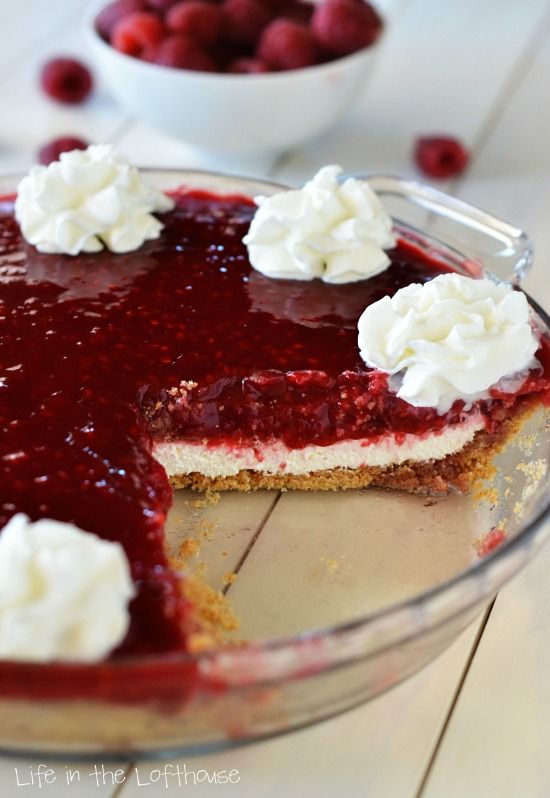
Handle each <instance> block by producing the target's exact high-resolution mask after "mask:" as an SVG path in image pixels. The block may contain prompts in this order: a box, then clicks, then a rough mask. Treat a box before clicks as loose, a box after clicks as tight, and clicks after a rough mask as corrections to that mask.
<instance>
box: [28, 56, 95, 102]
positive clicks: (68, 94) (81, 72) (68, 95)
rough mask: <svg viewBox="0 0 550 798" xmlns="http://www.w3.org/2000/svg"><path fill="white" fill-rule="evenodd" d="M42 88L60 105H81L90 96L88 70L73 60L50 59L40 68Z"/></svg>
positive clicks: (90, 80) (90, 84) (90, 82)
mask: <svg viewBox="0 0 550 798" xmlns="http://www.w3.org/2000/svg"><path fill="white" fill-rule="evenodd" d="M40 82H41V85H42V88H43V89H44V91H45V92H46V94H47V95H48V96H49V97H52V98H53V99H54V100H57V101H58V102H60V103H67V104H71V105H74V104H76V103H81V102H82V101H83V100H85V99H86V97H88V95H89V94H90V92H91V90H92V87H93V81H92V76H91V74H90V70H89V69H88V68H87V67H86V66H84V64H82V63H81V62H80V61H77V60H76V59H75V58H52V60H51V61H47V62H46V63H45V64H44V66H43V67H42V72H41V74H40Z"/></svg>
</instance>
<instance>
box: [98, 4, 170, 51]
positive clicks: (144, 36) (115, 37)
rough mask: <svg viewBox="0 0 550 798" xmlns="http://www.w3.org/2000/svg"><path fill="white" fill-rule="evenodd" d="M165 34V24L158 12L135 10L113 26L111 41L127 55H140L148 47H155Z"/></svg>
mask: <svg viewBox="0 0 550 798" xmlns="http://www.w3.org/2000/svg"><path fill="white" fill-rule="evenodd" d="M163 36H164V25H163V24H162V22H161V21H160V19H159V18H158V17H157V16H156V14H152V13H149V12H148V11H134V12H133V13H132V14H128V16H126V17H123V18H122V19H121V20H119V21H118V22H117V24H116V25H115V26H114V28H113V33H112V37H111V43H112V45H113V47H116V49H117V50H120V51H121V52H122V53H126V55H136V56H140V55H141V53H142V52H143V50H145V49H146V48H147V47H154V46H155V45H156V44H158V43H159V42H160V41H161V39H162V37H163Z"/></svg>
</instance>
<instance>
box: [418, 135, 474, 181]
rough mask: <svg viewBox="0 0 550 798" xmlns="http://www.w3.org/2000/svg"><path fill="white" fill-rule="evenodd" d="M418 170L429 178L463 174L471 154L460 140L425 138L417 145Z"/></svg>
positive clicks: (420, 139) (447, 137)
mask: <svg viewBox="0 0 550 798" xmlns="http://www.w3.org/2000/svg"><path fill="white" fill-rule="evenodd" d="M414 157H415V160H416V163H417V165H418V168H419V169H420V170H421V171H422V172H423V173H424V174H425V175H427V176H428V177H435V178H438V179H442V178H445V177H454V176H455V175H459V174H461V173H462V172H463V171H464V169H465V168H466V166H467V165H468V161H469V159H470V154H469V152H468V150H467V149H466V148H465V147H464V145H463V144H461V143H460V141H458V139H455V138H451V137H450V136H425V137H422V138H419V139H418V140H417V142H416V145H415V151H414Z"/></svg>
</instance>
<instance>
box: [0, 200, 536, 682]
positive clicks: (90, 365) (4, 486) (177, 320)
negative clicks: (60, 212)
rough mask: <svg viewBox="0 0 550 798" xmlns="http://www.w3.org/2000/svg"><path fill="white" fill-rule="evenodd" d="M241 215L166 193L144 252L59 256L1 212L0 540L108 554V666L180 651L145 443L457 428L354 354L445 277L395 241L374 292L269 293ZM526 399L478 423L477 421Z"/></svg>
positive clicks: (314, 286) (318, 439) (289, 289)
mask: <svg viewBox="0 0 550 798" xmlns="http://www.w3.org/2000/svg"><path fill="white" fill-rule="evenodd" d="M254 211H255V206H254V205H253V204H252V203H251V202H250V201H249V200H247V199H245V198H239V197H229V198H227V197H226V198H220V197H215V196H212V195H209V194H205V193H201V192H193V193H180V194H178V195H176V207H175V209H174V210H173V211H171V212H170V213H167V214H164V215H163V217H162V221H163V222H164V224H165V228H164V230H163V233H162V236H161V237H160V238H159V239H158V240H155V241H150V242H148V243H146V244H144V245H143V246H142V247H141V248H140V249H139V250H138V251H136V252H131V253H128V254H124V255H117V254H113V253H111V252H109V251H102V252H98V253H94V254H93V255H78V256H75V257H70V256H62V255H46V254H42V253H40V252H38V251H37V250H35V249H34V248H33V247H31V246H29V245H27V244H26V243H25V242H24V241H23V240H22V238H21V234H20V231H19V227H18V225H17V223H16V221H15V219H14V216H13V201H11V200H5V199H4V200H2V201H0V283H1V285H2V291H1V298H2V312H1V313H0V361H1V364H2V386H1V387H2V391H1V396H0V399H1V401H0V428H1V430H2V435H0V477H1V478H0V527H1V526H3V525H4V524H5V523H6V522H7V521H8V520H9V518H10V517H11V516H13V514H14V513H16V512H24V513H26V514H28V515H29V516H30V517H31V518H32V519H37V518H41V517H48V518H54V519H58V520H61V521H71V522H73V523H75V524H77V525H78V526H79V527H81V528H82V529H85V530H88V531H90V532H94V533H96V534H98V535H99V536H100V537H103V538H107V539H111V540H118V541H120V543H121V545H122V546H123V547H124V549H125V551H126V554H127V556H128V559H129V561H130V563H131V569H132V574H133V577H134V580H135V583H136V588H137V590H138V594H137V598H136V599H135V600H134V601H133V602H132V604H131V606H130V611H131V618H132V620H131V628H130V633H129V635H128V638H127V639H126V641H125V642H124V644H123V646H122V648H121V649H120V650H119V651H118V652H117V654H116V655H115V656H117V655H119V654H120V653H121V652H126V653H129V652H132V653H139V652H155V651H163V652H165V651H175V650H180V651H181V650H185V645H186V642H185V641H186V638H185V629H186V628H188V624H189V622H190V620H189V619H190V618H192V617H193V616H192V613H190V610H189V605H188V603H187V602H186V601H185V600H184V599H183V598H182V595H181V584H180V579H179V577H178V576H177V575H176V574H175V573H174V571H173V570H172V569H171V567H170V563H169V562H168V559H167V556H166V552H165V549H164V545H163V528H164V523H165V519H166V514H167V512H168V509H169V507H170V502H171V489H170V487H169V485H168V480H167V478H166V475H165V473H164V471H163V469H162V468H161V467H160V465H159V464H158V463H157V462H156V461H155V459H154V458H153V455H152V449H153V445H154V441H155V440H167V439H176V440H177V439H179V438H183V439H185V440H186V441H196V442H202V441H203V440H204V439H206V440H208V441H209V442H210V444H211V445H215V444H217V443H222V444H226V445H231V444H233V443H235V444H238V443H245V444H247V445H258V441H259V442H260V446H261V442H263V441H266V442H269V441H271V440H273V439H274V438H278V439H280V440H283V441H284V442H285V443H286V444H287V445H288V446H290V447H295V448H296V447H297V448H299V447H302V446H304V445H305V444H307V443H314V442H315V443H319V444H330V443H334V442H336V441H339V440H345V439H353V438H362V437H367V438H372V439H376V437H377V436H378V435H380V434H381V433H384V432H386V431H387V430H388V428H391V429H393V430H394V431H396V432H403V433H405V432H415V433H417V434H424V433H427V432H430V431H434V430H438V429H442V428H443V427H445V426H446V425H447V424H449V423H453V422H455V421H460V420H461V418H462V417H463V407H462V403H460V402H457V403H456V404H455V406H454V407H453V408H452V409H451V410H450V411H449V413H447V414H446V415H444V416H439V415H438V414H437V413H436V412H435V411H434V410H432V409H430V408H414V407H412V406H410V405H408V404H407V403H406V402H404V401H402V400H400V399H397V398H396V396H395V395H393V394H391V393H390V392H389V390H388V386H387V378H386V376H385V375H383V374H380V372H375V371H372V370H370V369H368V368H367V367H366V366H365V364H364V363H363V361H362V360H361V358H360V356H359V352H358V347H357V319H358V317H359V315H360V313H361V312H362V311H363V309H364V308H365V306H366V305H368V304H369V303H371V302H374V301H376V300H377V299H380V298H381V297H382V296H384V295H385V294H393V293H394V292H395V291H396V290H398V289H399V288H401V287H403V286H404V285H407V284H409V283H411V282H425V281H426V280H429V279H431V278H433V277H435V276H436V275H437V274H439V273H441V272H442V271H446V269H445V267H444V266H441V265H439V264H437V263H436V262H434V261H432V260H430V259H429V258H428V257H427V256H426V255H424V254H423V253H421V252H419V251H418V250H417V249H415V248H412V247H410V246H408V245H406V244H403V243H400V244H399V245H398V246H397V247H396V248H395V249H394V250H392V251H391V252H390V253H389V255H390V258H391V265H390V267H389V268H388V269H387V270H386V271H385V272H383V273H382V274H380V275H377V276H376V277H374V278H372V279H370V280H363V281H361V282H358V283H352V284H347V285H326V284H325V283H322V282H321V281H319V280H314V281H312V282H305V283H304V282H300V281H286V280H270V279H269V278H267V277H264V276H263V275H262V274H260V273H259V272H255V271H253V270H252V269H251V267H250V264H249V261H248V256H247V252H246V248H245V246H244V244H243V243H242V237H243V235H244V234H245V233H246V232H247V230H248V227H249V224H250V220H251V218H252V216H253V214H254ZM14 264H15V266H14ZM548 376H549V374H548V371H546V372H544V374H543V373H542V372H541V373H540V374H539V375H538V381H539V382H538V387H537V388H535V383H534V382H533V383H532V389H533V391H535V390H537V391H539V392H541V391H544V390H546V391H548ZM194 383H196V385H194ZM532 397H533V394H531V398H532ZM524 400H525V401H528V400H529V397H522V396H519V397H518V396H517V395H508V396H507V397H505V398H503V399H502V400H500V399H494V400H491V401H487V402H481V403H479V410H480V412H481V413H483V414H484V415H485V417H486V419H487V421H488V423H489V424H490V423H492V421H493V419H498V418H500V417H501V416H507V415H509V414H510V412H512V411H513V407H514V403H516V402H522V401H524ZM1 672H2V669H1V668H0V673H1Z"/></svg>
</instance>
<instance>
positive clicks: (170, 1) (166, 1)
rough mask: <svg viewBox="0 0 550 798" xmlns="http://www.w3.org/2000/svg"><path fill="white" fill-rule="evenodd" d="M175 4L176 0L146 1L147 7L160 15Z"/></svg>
mask: <svg viewBox="0 0 550 798" xmlns="http://www.w3.org/2000/svg"><path fill="white" fill-rule="evenodd" d="M177 2H178V0H148V5H149V7H150V8H154V9H155V11H160V12H161V14H164V13H165V12H166V11H168V9H169V8H172V6H173V5H175V4H176V3H177Z"/></svg>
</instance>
